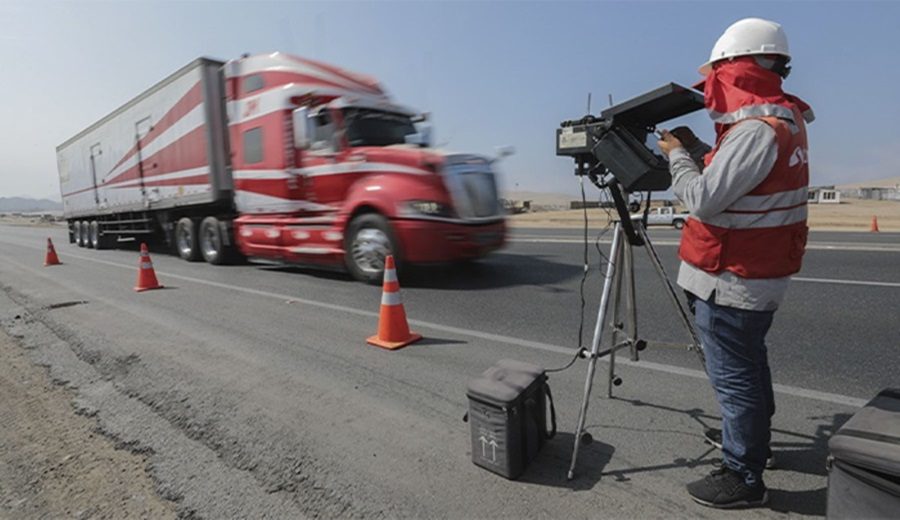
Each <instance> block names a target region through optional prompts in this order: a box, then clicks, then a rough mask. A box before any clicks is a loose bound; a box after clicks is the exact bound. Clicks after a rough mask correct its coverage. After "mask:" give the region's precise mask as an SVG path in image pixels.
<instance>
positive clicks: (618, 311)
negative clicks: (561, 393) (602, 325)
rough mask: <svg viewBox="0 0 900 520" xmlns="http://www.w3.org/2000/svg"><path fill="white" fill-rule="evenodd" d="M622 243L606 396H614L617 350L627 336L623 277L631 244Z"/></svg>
mask: <svg viewBox="0 0 900 520" xmlns="http://www.w3.org/2000/svg"><path fill="white" fill-rule="evenodd" d="M622 242H623V243H622V245H621V246H620V247H619V255H618V256H617V257H616V258H615V259H614V260H613V261H614V262H615V264H616V267H617V268H616V272H615V274H614V275H613V277H614V279H615V285H614V289H613V298H614V299H613V301H612V303H611V304H612V308H613V312H612V320H610V322H609V324H610V326H611V327H612V344H611V345H610V350H609V375H608V377H607V380H606V397H610V398H611V397H612V396H613V386H614V384H615V380H616V350H618V345H619V341H620V338H622V337H624V336H625V331H624V329H622V328H620V327H621V325H622V322H623V319H622V282H623V279H624V278H625V277H626V276H627V271H628V266H627V265H626V264H625V262H624V258H625V251H626V250H628V248H629V247H630V245H629V244H628V241H625V240H623V241H622Z"/></svg>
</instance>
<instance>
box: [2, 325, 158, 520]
mask: <svg viewBox="0 0 900 520" xmlns="http://www.w3.org/2000/svg"><path fill="white" fill-rule="evenodd" d="M72 399H73V395H72V393H71V391H69V390H67V389H66V388H64V387H63V386H61V385H60V384H55V383H54V382H53V381H51V379H50V377H49V376H48V375H47V372H46V370H45V369H44V368H41V367H38V366H35V365H34V364H32V363H31V362H30V361H29V360H28V359H27V358H26V356H25V353H24V350H23V349H22V347H21V346H19V345H18V344H17V343H16V342H15V340H14V339H13V338H11V337H10V336H8V335H7V334H5V333H4V332H2V331H0V402H2V403H3V406H2V407H0V516H3V517H5V518H64V517H65V518H154V519H156V518H174V517H175V506H174V504H173V503H172V502H170V501H168V500H164V499H162V498H160V497H159V496H158V495H157V494H156V491H155V485H154V482H153V480H152V479H151V477H150V475H148V473H147V460H146V459H145V457H144V456H142V455H139V454H135V453H132V452H131V451H128V450H126V449H120V448H118V447H117V446H116V444H115V443H114V442H113V441H111V440H110V439H108V438H106V437H104V436H103V435H100V434H99V433H97V431H96V427H97V425H96V423H95V421H94V420H93V419H92V418H90V417H86V416H84V415H79V414H77V413H76V410H75V409H73V407H72Z"/></svg>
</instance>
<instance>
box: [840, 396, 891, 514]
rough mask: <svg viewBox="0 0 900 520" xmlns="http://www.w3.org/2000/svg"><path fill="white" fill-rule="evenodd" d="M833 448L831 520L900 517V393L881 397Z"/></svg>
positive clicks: (854, 419) (851, 422)
mask: <svg viewBox="0 0 900 520" xmlns="http://www.w3.org/2000/svg"><path fill="white" fill-rule="evenodd" d="M828 448H829V451H830V456H829V457H828V510H827V518H830V519H840V518H898V517H900V388H894V389H888V390H883V391H882V392H881V393H879V394H878V395H877V396H876V397H875V398H874V399H872V400H871V401H870V402H869V404H867V405H866V406H865V407H864V408H863V409H862V410H860V411H858V412H857V413H856V414H855V415H854V416H853V417H851V418H850V420H849V421H847V423H846V424H844V425H843V426H842V427H841V428H840V429H839V430H838V431H837V432H836V433H835V434H834V435H833V436H832V437H831V439H830V440H829V441H828Z"/></svg>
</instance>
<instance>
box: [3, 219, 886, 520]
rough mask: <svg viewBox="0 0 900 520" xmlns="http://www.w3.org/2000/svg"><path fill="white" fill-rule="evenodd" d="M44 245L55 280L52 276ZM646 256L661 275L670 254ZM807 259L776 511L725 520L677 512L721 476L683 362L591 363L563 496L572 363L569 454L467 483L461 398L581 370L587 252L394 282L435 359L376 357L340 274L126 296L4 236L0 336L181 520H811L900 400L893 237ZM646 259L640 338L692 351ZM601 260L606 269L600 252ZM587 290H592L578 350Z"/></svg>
mask: <svg viewBox="0 0 900 520" xmlns="http://www.w3.org/2000/svg"><path fill="white" fill-rule="evenodd" d="M48 234H49V235H50V236H52V237H53V238H54V242H55V243H56V245H57V250H58V252H59V254H60V257H61V259H62V261H63V262H64V264H63V265H61V266H56V267H48V268H44V267H42V266H41V264H42V259H43V250H44V241H45V237H46V236H47V235H48ZM653 236H654V239H655V242H656V244H657V247H658V250H659V253H660V255H661V256H662V258H663V261H664V262H665V264H666V266H667V268H668V269H669V270H670V274H671V275H674V272H675V268H676V267H677V261H676V258H675V247H674V244H675V243H677V233H676V232H672V231H666V230H659V231H654V232H653ZM600 245H601V248H603V249H604V250H605V248H606V247H608V245H606V244H603V243H601V244H600ZM811 246H812V247H811V248H810V251H809V252H808V253H807V255H808V256H807V258H806V262H805V266H804V270H803V272H802V273H800V275H798V277H797V279H796V280H795V282H794V283H793V284H792V287H791V290H790V293H789V296H788V300H787V301H786V302H785V304H784V306H783V308H782V309H781V310H780V311H779V313H778V315H777V318H776V322H775V325H774V328H773V331H772V333H771V334H770V341H769V344H770V345H769V350H770V355H771V360H772V364H773V372H774V373H773V377H774V379H775V382H776V383H777V384H778V385H779V386H778V392H777V401H778V406H779V412H778V414H777V415H776V418H775V426H774V429H775V435H774V439H773V445H774V449H775V451H776V453H777V455H778V457H779V459H780V461H781V462H780V465H781V466H782V467H783V468H784V469H782V470H780V471H774V472H771V473H767V475H766V481H767V483H768V485H769V487H770V488H771V489H772V504H771V507H770V508H767V509H760V510H755V511H752V512H743V513H733V514H732V513H729V514H724V515H723V514H722V513H720V512H714V511H710V510H706V509H703V508H701V507H699V506H695V505H693V504H692V503H691V502H690V501H689V500H687V499H686V497H685V494H684V491H683V485H684V483H686V482H688V481H689V480H692V479H695V478H699V477H700V476H702V475H703V474H705V473H706V472H707V471H708V470H709V464H710V463H712V461H713V460H714V459H715V457H716V456H717V454H716V453H715V452H710V451H709V450H708V449H707V447H706V446H705V445H704V444H703V443H702V441H701V439H700V434H701V432H702V429H703V427H704V425H715V424H716V422H717V419H716V417H717V412H716V406H715V403H714V401H713V399H712V395H711V392H710V390H709V388H708V383H707V382H706V381H705V379H704V378H703V375H702V372H701V371H700V370H699V369H700V367H699V365H698V364H697V361H696V359H695V358H694V357H693V354H691V353H688V352H685V351H683V350H681V349H676V348H659V349H650V350H648V351H647V352H646V353H645V355H644V356H643V358H642V361H641V362H640V363H639V364H637V365H630V364H620V366H619V369H618V370H617V372H618V373H619V375H621V376H622V377H623V379H624V383H623V385H622V386H621V387H618V388H617V390H616V392H617V396H618V398H617V399H613V400H610V399H606V398H604V396H603V390H604V389H605V368H606V365H601V370H600V372H599V373H600V375H599V376H598V377H597V380H596V381H597V386H596V388H595V393H594V396H593V398H592V400H591V410H590V415H589V418H588V424H589V425H590V432H591V433H592V435H593V436H594V438H595V439H596V440H595V442H594V444H592V445H590V446H589V447H587V448H585V449H583V450H582V454H581V456H580V457H581V458H580V462H579V466H578V476H577V478H576V479H575V480H574V481H572V482H567V481H566V480H565V472H566V469H567V467H568V462H569V459H570V453H571V448H572V433H571V432H572V431H573V429H574V424H575V419H576V416H577V408H578V405H579V403H580V399H581V393H582V389H583V382H584V372H585V369H586V364H585V362H584V361H581V362H579V363H576V365H575V367H573V368H572V369H570V370H568V371H565V372H562V373H559V374H554V375H552V377H551V385H552V387H553V390H554V396H555V397H556V401H557V411H558V414H559V427H560V434H559V435H558V436H557V438H556V439H554V440H553V441H551V442H550V444H549V445H548V446H547V447H546V448H545V450H544V451H543V452H542V454H541V456H540V457H539V458H538V459H537V460H536V461H535V463H534V464H533V465H532V467H531V468H530V469H529V470H528V472H526V474H525V476H524V477H523V478H522V479H521V480H520V481H517V482H511V481H506V480H504V479H502V478H500V477H497V476H494V475H492V474H490V473H487V472H485V471H483V470H480V469H478V468H476V467H475V466H473V465H472V464H471V462H470V461H469V450H470V446H469V436H468V430H467V425H466V424H464V423H462V422H461V417H462V414H463V412H464V411H465V407H466V399H465V384H466V381H467V380H468V379H470V378H472V377H474V376H476V375H478V374H479V373H480V372H481V371H483V370H484V369H485V368H487V367H489V366H490V365H491V364H493V363H494V362H495V361H496V360H497V359H500V358H504V357H507V358H515V359H521V360H525V361H531V362H535V363H539V364H542V365H544V366H547V367H556V366H561V365H563V364H565V363H566V362H567V361H568V360H569V358H570V357H571V354H572V349H573V348H574V347H575V345H576V344H577V328H578V323H579V307H580V304H579V283H580V281H581V275H582V267H581V263H580V262H581V260H580V258H581V254H582V249H581V247H582V246H581V245H580V244H579V243H578V234H577V232H570V231H560V230H516V231H515V232H514V237H513V240H512V241H511V243H510V245H509V247H508V248H507V249H506V250H504V251H503V252H501V253H499V254H496V255H494V256H492V257H490V258H489V259H486V260H484V261H482V262H478V263H476V264H474V265H469V266H466V267H464V268H429V269H417V270H415V271H412V272H407V273H404V274H403V276H402V278H401V282H402V285H403V299H404V303H405V305H406V310H407V314H408V315H409V316H410V319H411V321H412V326H413V329H415V330H417V331H418V332H421V333H422V334H423V335H424V336H425V338H426V339H425V340H423V341H422V342H420V343H418V344H416V345H413V346H410V347H407V348H406V349H403V350H400V351H396V352H387V351H382V350H380V349H378V348H375V347H371V346H368V345H365V338H366V337H367V336H369V335H371V334H372V333H374V331H375V327H376V323H377V311H378V302H379V300H380V289H379V288H377V287H369V286H364V285H361V284H359V283H355V282H352V281H350V280H349V279H348V278H347V277H346V276H344V275H342V274H339V273H328V272H321V271H314V270H305V269H298V268H283V267H277V266H261V265H240V266H225V267H212V266H208V265H205V264H189V263H186V262H183V261H181V260H180V259H178V258H175V257H171V256H167V255H163V254H154V256H153V260H154V264H155V266H156V270H157V275H158V277H159V278H160V281H161V282H162V283H163V284H165V285H166V286H167V288H166V289H165V290H160V291H151V292H147V293H141V294H136V293H134V292H133V291H132V289H131V288H132V286H133V284H134V279H135V275H136V270H137V255H136V253H135V251H133V250H114V251H91V250H84V249H78V248H77V247H75V246H73V245H70V244H67V243H66V240H65V232H64V230H62V229H59V228H54V229H46V228H28V227H0V284H2V287H3V293H2V294H0V323H2V324H3V326H4V327H6V328H8V329H10V330H11V332H12V333H14V334H16V335H18V336H20V337H21V341H22V342H23V343H24V344H25V346H26V347H27V348H28V352H29V353H30V355H31V356H32V359H34V360H35V361H36V362H39V363H43V364H47V365H49V366H50V367H51V375H53V376H54V377H55V378H56V379H58V380H61V381H68V384H69V385H71V386H73V387H76V388H77V390H78V393H79V403H78V406H79V407H81V409H82V410H83V411H86V413H90V414H92V415H95V416H96V417H97V420H98V422H99V424H100V428H101V430H102V431H104V432H106V433H107V434H108V435H110V436H112V437H113V438H115V439H116V440H117V442H120V443H121V444H122V445H123V446H126V447H129V448H131V449H134V450H137V451H141V452H143V453H148V454H149V458H150V460H151V461H152V468H151V474H152V475H153V476H154V478H155V479H156V480H157V483H158V486H159V487H160V489H161V491H162V492H163V493H164V494H165V495H166V496H168V497H170V498H175V499H176V500H178V503H179V507H180V508H181V511H182V512H183V513H185V512H191V511H193V512H195V513H197V514H199V515H201V516H206V517H222V516H234V515H238V514H240V515H246V516H260V517H262V516H267V515H268V516H272V517H278V516H281V517H283V516H286V515H300V514H303V515H309V516H326V517H333V516H388V517H396V516H407V517H408V516H417V517H419V516H434V517H473V516H477V517H498V516H502V517H526V516H527V517H573V516H574V517H629V518H631V517H663V516H665V517H671V516H680V517H685V516H689V517H710V518H712V517H715V518H721V517H722V516H730V515H734V516H740V517H772V516H781V513H783V512H787V513H791V514H796V515H823V514H824V512H825V475H826V472H825V467H824V461H825V456H826V444H825V443H826V442H827V437H828V435H829V434H830V433H831V432H832V431H833V430H834V428H836V427H837V426H839V425H840V424H841V423H843V422H844V421H845V420H846V419H847V418H848V417H849V416H850V414H852V413H853V412H854V411H855V410H856V409H857V407H858V406H859V405H860V404H861V403H862V402H864V401H865V400H867V399H868V398H870V397H871V396H873V395H874V394H875V392H877V391H878V390H879V389H881V388H883V387H885V386H897V384H898V382H897V373H896V367H897V366H900V350H898V348H897V343H896V341H897V340H896V338H897V333H896V330H897V329H896V319H897V316H900V312H898V311H900V303H898V296H900V270H898V269H897V267H896V266H897V265H898V260H900V236H898V235H890V234H886V233H882V234H843V233H824V234H819V233H814V234H813V235H812V238H811ZM637 253H638V254H637V255H636V258H637V263H636V276H637V280H638V282H637V284H638V301H639V320H640V330H641V335H642V336H643V337H645V338H647V339H651V340H655V341H661V342H668V343H678V342H683V341H685V339H686V337H685V335H684V333H683V332H682V331H681V329H680V328H679V326H678V322H677V320H676V319H675V316H674V314H673V312H672V311H671V309H670V307H669V305H668V303H667V301H666V300H665V296H664V294H663V293H662V292H661V291H660V286H659V281H658V280H657V279H656V277H655V275H654V274H653V272H652V270H651V267H650V265H649V263H648V262H647V261H646V258H645V255H643V254H642V253H641V252H640V251H638V252H637ZM591 262H592V265H594V266H598V265H599V263H600V257H599V255H598V254H597V253H596V252H595V251H594V250H592V256H591ZM600 282H601V277H600V276H599V275H598V274H597V271H596V269H593V270H592V271H591V273H590V274H589V277H588V280H587V283H586V298H587V302H588V303H587V310H586V312H585V323H586V326H585V330H586V332H585V341H589V337H588V336H589V334H588V332H587V331H589V330H591V329H592V327H593V322H594V316H595V313H596V302H597V300H598V299H599V292H600ZM74 302H84V303H74ZM61 303H62V304H66V303H69V304H70V305H67V306H61V307H57V306H54V304H61ZM72 303H74V304H72ZM16 316H19V318H18V319H17V318H16Z"/></svg>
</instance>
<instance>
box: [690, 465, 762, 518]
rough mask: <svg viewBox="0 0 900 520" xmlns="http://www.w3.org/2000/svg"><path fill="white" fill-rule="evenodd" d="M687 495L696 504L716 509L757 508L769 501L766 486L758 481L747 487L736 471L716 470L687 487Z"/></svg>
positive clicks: (727, 469)
mask: <svg viewBox="0 0 900 520" xmlns="http://www.w3.org/2000/svg"><path fill="white" fill-rule="evenodd" d="M687 491H688V494H690V495H691V498H693V499H694V501H695V502H697V503H698V504H702V505H704V506H707V507H715V508H717V509H735V508H743V507H759V506H763V505H765V504H766V503H767V502H768V501H769V492H768V490H767V489H766V485H765V484H764V483H763V482H762V481H760V482H757V483H756V485H753V486H748V485H747V484H746V483H745V482H744V478H743V477H741V476H740V475H739V474H738V473H737V472H736V471H734V470H732V469H729V468H717V469H714V470H712V472H711V473H710V474H709V475H707V476H705V477H703V478H702V479H700V480H697V481H695V482H691V483H690V484H688V486H687Z"/></svg>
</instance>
